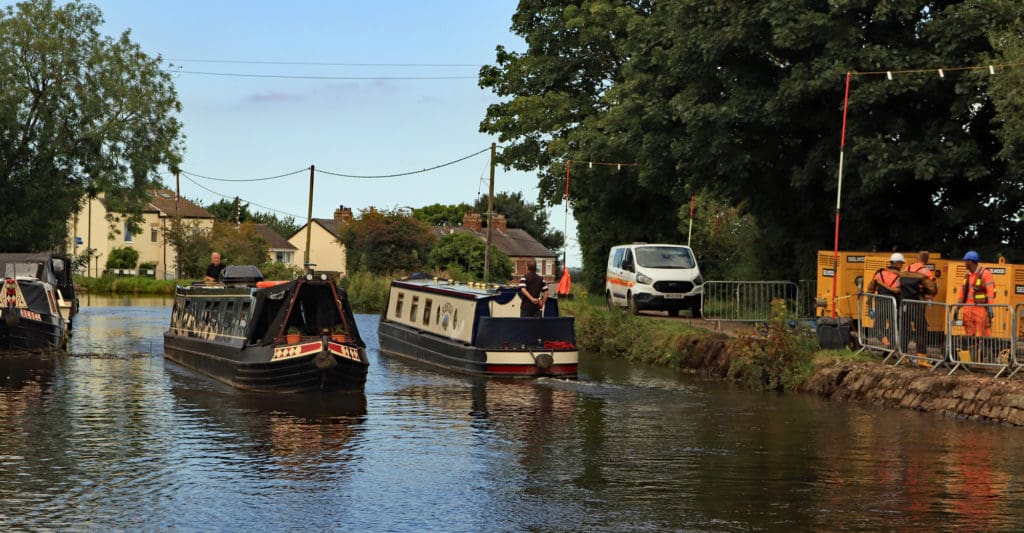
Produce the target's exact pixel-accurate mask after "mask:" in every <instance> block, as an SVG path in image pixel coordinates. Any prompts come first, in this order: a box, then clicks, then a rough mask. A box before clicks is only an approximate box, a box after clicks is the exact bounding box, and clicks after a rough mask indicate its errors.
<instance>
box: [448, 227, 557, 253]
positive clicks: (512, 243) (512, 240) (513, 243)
mask: <svg viewBox="0 0 1024 533" xmlns="http://www.w3.org/2000/svg"><path fill="white" fill-rule="evenodd" d="M433 229H434V233H436V234H437V235H438V236H444V235H447V234H449V233H453V232H457V233H468V234H470V235H474V236H476V237H478V238H480V239H483V240H484V241H486V240H487V229H486V228H485V229H483V230H481V231H473V230H471V229H469V228H467V227H465V226H455V227H451V226H434V228H433ZM491 244H493V245H494V246H495V247H496V248H497V249H499V250H501V251H502V253H504V254H505V255H507V256H509V257H556V256H555V254H554V252H552V251H551V250H548V249H547V247H545V246H544V245H543V244H541V243H540V241H538V240H537V239H534V238H533V236H532V235H530V234H529V233H527V231H526V230H524V229H520V228H508V229H507V230H506V231H505V233H502V232H500V231H498V230H494V231H493V232H491Z"/></svg>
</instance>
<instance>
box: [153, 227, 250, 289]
mask: <svg viewBox="0 0 1024 533" xmlns="http://www.w3.org/2000/svg"><path fill="white" fill-rule="evenodd" d="M164 238H165V239H167V243H168V244H170V245H171V247H173V248H174V251H175V254H176V255H177V262H178V264H177V270H178V272H179V276H180V277H182V278H187V279H202V277H203V275H205V274H206V267H207V266H208V265H209V264H210V254H211V253H212V252H218V253H220V256H221V261H222V262H223V263H224V264H225V265H261V264H263V263H265V262H266V261H267V255H268V251H269V248H268V245H267V241H265V240H264V239H263V237H261V236H260V235H259V234H258V233H257V232H256V230H255V228H254V227H253V224H252V223H244V224H241V225H236V224H233V223H230V222H215V223H214V224H213V228H212V229H211V230H209V231H204V230H203V229H201V228H199V227H198V225H197V224H196V223H195V222H190V221H182V220H172V221H171V224H170V225H169V226H168V227H167V228H166V229H165V230H164Z"/></svg>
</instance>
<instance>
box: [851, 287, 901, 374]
mask: <svg viewBox="0 0 1024 533" xmlns="http://www.w3.org/2000/svg"><path fill="white" fill-rule="evenodd" d="M859 300H860V305H858V306H857V338H858V339H859V340H860V345H861V349H862V350H871V351H873V352H879V353H882V354H885V359H884V360H883V361H882V362H886V361H888V360H889V358H890V357H893V355H894V354H896V351H897V348H898V346H899V334H898V332H899V324H898V320H897V316H896V298H894V297H892V296H887V295H883V294H866V293H865V294H862V295H861V297H860V299H859Z"/></svg>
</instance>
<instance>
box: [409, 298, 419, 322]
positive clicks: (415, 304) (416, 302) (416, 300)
mask: <svg viewBox="0 0 1024 533" xmlns="http://www.w3.org/2000/svg"><path fill="white" fill-rule="evenodd" d="M419 310H420V297H419V296H413V297H412V308H411V309H409V320H410V321H412V322H415V321H416V312H417V311H419Z"/></svg>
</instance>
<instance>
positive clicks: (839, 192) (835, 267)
mask: <svg viewBox="0 0 1024 533" xmlns="http://www.w3.org/2000/svg"><path fill="white" fill-rule="evenodd" d="M849 103H850V73H849V72H847V73H846V94H845V96H843V130H842V131H843V132H842V134H841V135H840V137H839V183H838V184H837V185H836V238H835V254H834V255H833V258H832V318H833V319H835V318H836V307H838V306H839V298H838V296H837V295H836V291H837V290H839V289H838V285H839V276H838V274H839V206H840V202H841V200H842V198H843V150H844V149H845V148H846V110H847V108H848V106H849Z"/></svg>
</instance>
